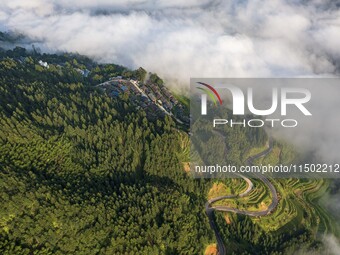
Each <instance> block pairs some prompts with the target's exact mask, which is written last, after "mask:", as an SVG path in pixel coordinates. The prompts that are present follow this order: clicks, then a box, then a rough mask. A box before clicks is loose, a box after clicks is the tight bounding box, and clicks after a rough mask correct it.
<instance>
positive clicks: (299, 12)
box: [0, 0, 340, 84]
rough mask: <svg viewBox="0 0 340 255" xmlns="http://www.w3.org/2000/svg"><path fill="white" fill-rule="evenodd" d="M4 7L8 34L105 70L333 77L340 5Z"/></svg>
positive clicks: (43, 1) (177, 76)
mask: <svg viewBox="0 0 340 255" xmlns="http://www.w3.org/2000/svg"><path fill="white" fill-rule="evenodd" d="M226 2H227V3H225V2H224V1H214V0H211V1H208V0H203V1H199V0H189V1H165V0H153V1H144V0H129V1H123V0H116V1H109V0H98V1H89V0H86V1H83V0H82V1H80V0H76V1H66V0H60V1H47V0H31V1H25V0H1V1H0V3H1V11H0V24H1V27H2V28H3V29H7V30H12V31H17V32H19V33H23V34H25V35H27V36H28V37H30V38H32V39H36V40H38V41H42V42H43V46H44V48H45V49H47V50H48V49H50V50H60V51H76V52H79V53H80V54H85V55H88V56H90V57H93V58H95V59H96V60H98V61H102V62H115V63H120V64H123V65H127V66H129V67H132V68H135V67H139V66H143V67H145V68H147V69H148V70H150V71H153V72H157V73H159V74H160V75H161V76H163V77H165V78H167V79H168V80H169V81H171V82H178V83H181V84H188V83H189V77H202V76H204V77H216V76H218V77H268V76H276V77H277V76H289V77H292V76H301V75H314V74H323V75H332V74H335V73H337V72H338V68H339V61H338V60H339V57H340V48H339V47H338V45H340V37H339V32H340V11H339V8H338V7H337V6H336V3H335V2H336V1H328V2H327V1H326V2H325V1H288V0H286V1H284V0H274V1H273V0H255V1H226Z"/></svg>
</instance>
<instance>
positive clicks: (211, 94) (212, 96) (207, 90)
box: [196, 82, 222, 106]
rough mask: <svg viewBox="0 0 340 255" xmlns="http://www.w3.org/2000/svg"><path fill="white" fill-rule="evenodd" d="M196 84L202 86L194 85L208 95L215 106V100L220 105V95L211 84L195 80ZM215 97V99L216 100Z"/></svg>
mask: <svg viewBox="0 0 340 255" xmlns="http://www.w3.org/2000/svg"><path fill="white" fill-rule="evenodd" d="M197 83H198V84H200V85H202V86H204V87H203V88H202V87H196V88H197V89H199V90H202V91H204V92H205V93H206V94H207V95H208V96H209V97H210V99H211V100H212V101H213V102H214V105H215V106H217V100H218V102H219V103H220V105H222V99H221V97H220V95H219V94H218V92H217V91H216V89H214V87H213V86H211V85H209V84H206V83H204V82H197ZM216 98H217V100H216Z"/></svg>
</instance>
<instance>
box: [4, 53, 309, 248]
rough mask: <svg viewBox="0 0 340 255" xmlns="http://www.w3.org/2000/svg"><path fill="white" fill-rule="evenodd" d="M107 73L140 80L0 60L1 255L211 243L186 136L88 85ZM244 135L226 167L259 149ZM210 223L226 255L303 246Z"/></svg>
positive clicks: (240, 226)
mask: <svg viewBox="0 0 340 255" xmlns="http://www.w3.org/2000/svg"><path fill="white" fill-rule="evenodd" d="M83 70H87V71H88V73H87V75H85V74H84V71H83ZM117 76H123V77H128V78H131V77H132V78H134V79H136V80H140V81H142V80H144V79H145V72H144V71H143V69H138V70H135V71H131V70H128V69H127V68H125V67H122V66H119V65H114V64H106V65H100V64H97V63H95V62H93V61H91V60H90V59H88V58H86V57H83V56H79V55H75V54H40V53H39V51H37V50H36V49H34V50H33V51H32V52H28V51H26V50H25V49H23V48H15V49H13V50H9V51H5V50H1V51H0V201H1V207H0V254H7V255H13V254H91V255H92V254H148V255H151V254H171V255H173V254H202V252H203V251H204V248H205V247H206V245H207V244H209V243H211V242H215V240H214V235H213V232H212V230H211V229H210V227H209V223H208V219H207V217H206V215H205V212H204V205H205V202H206V200H207V194H208V191H209V189H210V187H211V185H212V181H211V180H203V179H193V178H191V177H190V176H189V175H188V173H187V172H186V171H184V169H183V162H185V161H188V158H187V151H188V134H187V133H186V132H185V131H184V130H183V129H182V128H183V127H182V126H181V125H179V124H178V123H177V122H176V121H175V119H174V118H172V117H170V116H168V115H165V116H160V117H159V118H158V119H154V118H149V116H148V113H147V111H144V110H143V109H142V108H139V107H136V103H133V102H131V100H130V98H129V97H127V96H126V95H124V94H122V95H119V96H118V97H112V96H110V95H109V94H108V93H107V92H106V91H104V90H103V89H101V88H99V87H97V86H96V85H98V84H100V83H102V82H105V81H107V80H109V79H110V78H112V77H117ZM151 78H152V79H153V82H156V83H162V81H161V80H160V79H159V78H158V77H157V75H155V74H154V75H151ZM247 132H250V131H249V130H246V129H245V130H244V131H241V130H238V131H237V133H234V134H231V133H230V134H229V135H230V144H229V146H230V151H231V152H232V154H231V158H232V159H235V158H239V157H242V156H243V155H242V154H243V153H245V151H247V150H248V149H249V147H250V146H255V145H262V146H263V143H264V139H265V137H263V135H262V136H261V139H259V141H255V142H254V141H248V140H249V139H248V138H249V137H250V136H252V135H254V134H253V133H247ZM257 143H258V144H257ZM242 147H245V148H242ZM235 217H236V218H237V216H235ZM216 218H217V223H219V225H220V226H223V229H221V232H222V234H223V236H224V238H225V240H227V241H228V242H229V243H228V244H229V245H230V251H231V252H234V254H241V252H242V251H240V247H236V246H235V245H233V244H232V242H235V243H239V242H247V245H243V246H242V247H244V250H243V252H244V253H243V254H249V251H254V252H257V251H264V252H263V253H262V254H275V253H276V254H282V253H283V252H284V251H285V249H287V247H288V246H285V245H284V243H285V242H286V241H291V240H289V239H290V236H291V237H294V240H293V241H292V242H288V243H287V245H296V244H297V243H303V242H308V243H311V240H307V239H309V238H311V235H310V233H309V232H308V230H306V229H303V228H296V232H294V231H295V229H292V230H291V231H290V232H289V233H288V234H285V235H283V234H282V235H279V236H278V235H276V236H275V235H273V236H272V235H270V234H267V233H265V232H263V231H262V230H261V229H259V227H258V226H257V225H256V224H254V223H253V222H252V221H250V220H249V219H248V218H244V217H239V218H238V219H237V221H235V222H236V223H235V224H231V225H230V224H228V225H226V224H225V222H223V221H224V219H223V217H222V216H221V215H217V216H216ZM221 228H222V227H221ZM293 232H294V233H293ZM230 235H232V236H233V238H230V237H229V236H230ZM265 236H266V237H265ZM242 240H243V241H242ZM278 243H280V246H278ZM288 248H289V247H288ZM256 254H259V253H256Z"/></svg>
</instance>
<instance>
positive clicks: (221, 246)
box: [205, 138, 278, 255]
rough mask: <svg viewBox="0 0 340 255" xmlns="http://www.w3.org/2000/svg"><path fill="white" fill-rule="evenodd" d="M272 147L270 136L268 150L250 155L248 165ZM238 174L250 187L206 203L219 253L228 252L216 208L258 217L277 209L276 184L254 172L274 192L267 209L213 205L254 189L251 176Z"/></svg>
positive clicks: (241, 195) (222, 254)
mask: <svg viewBox="0 0 340 255" xmlns="http://www.w3.org/2000/svg"><path fill="white" fill-rule="evenodd" d="M272 149H273V140H272V139H271V138H269V144H268V148H267V149H266V150H264V151H262V152H260V153H258V154H256V155H254V156H252V157H249V158H248V159H247V160H246V163H247V164H248V165H252V164H253V162H254V160H256V159H258V158H261V157H264V156H266V155H267V154H268V153H270V152H271V150H272ZM238 175H239V176H240V177H241V178H243V179H244V180H245V181H246V182H247V183H248V188H247V189H246V190H245V191H244V192H243V193H241V194H238V195H228V196H220V197H215V198H212V199H210V200H208V201H207V202H206V204H205V212H206V214H207V216H208V218H209V224H210V227H211V228H212V229H213V230H214V233H215V236H216V240H217V248H218V254H219V255H225V254H226V247H225V245H224V243H223V239H222V237H221V235H220V233H219V232H218V228H217V226H216V223H215V221H214V215H213V214H214V210H216V211H221V212H233V213H238V214H243V215H248V216H253V217H257V216H265V215H268V214H269V213H270V212H271V211H272V210H274V209H275V207H276V206H277V204H278V197H277V193H276V189H275V187H274V185H273V184H272V183H271V182H270V181H269V180H268V179H267V178H266V177H265V176H263V175H261V174H254V177H255V178H257V179H260V180H261V181H262V182H263V183H264V184H265V185H267V187H268V188H269V190H270V192H271V194H272V202H271V204H270V205H269V206H268V208H267V209H266V210H263V211H247V210H239V209H237V208H231V207H227V206H212V203H214V202H217V201H219V200H222V199H227V198H237V197H245V196H247V195H248V194H249V192H250V191H251V190H252V188H253V186H254V185H253V183H252V182H251V180H250V179H249V178H247V177H245V176H243V175H240V174H238Z"/></svg>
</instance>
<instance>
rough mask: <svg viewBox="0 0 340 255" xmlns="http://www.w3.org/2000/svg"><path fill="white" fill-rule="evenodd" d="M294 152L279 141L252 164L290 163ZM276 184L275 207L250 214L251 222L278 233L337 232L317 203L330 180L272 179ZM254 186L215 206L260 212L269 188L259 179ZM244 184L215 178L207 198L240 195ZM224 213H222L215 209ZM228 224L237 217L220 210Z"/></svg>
mask: <svg viewBox="0 0 340 255" xmlns="http://www.w3.org/2000/svg"><path fill="white" fill-rule="evenodd" d="M261 150H263V148H253V149H251V150H249V151H248V152H247V153H246V155H247V157H249V156H251V155H252V153H255V154H256V153H258V152H259V151H261ZM295 157H296V155H294V153H292V151H291V149H290V148H287V147H285V146H284V145H282V144H278V143H277V144H275V145H274V147H273V150H272V151H271V153H269V154H268V155H266V156H265V157H263V158H259V159H258V160H256V161H255V162H254V163H255V164H269V163H270V164H272V165H275V164H278V163H283V162H284V163H287V162H291V161H292V160H293V159H294V158H295ZM270 181H271V182H272V183H273V185H274V186H275V188H276V190H277V193H278V196H279V203H278V206H277V208H276V209H275V210H274V211H273V212H272V213H271V214H270V215H267V216H266V217H251V220H252V221H253V223H256V224H257V225H258V226H260V227H261V228H262V229H263V230H264V231H265V232H268V233H271V234H273V235H280V234H282V233H285V232H289V231H290V230H291V229H297V228H301V229H302V228H307V229H310V230H311V231H312V232H313V233H315V234H317V233H320V234H321V233H322V234H323V233H336V231H337V229H336V226H334V224H331V222H334V219H332V218H331V216H330V215H329V214H327V212H326V211H325V210H324V209H323V208H322V207H320V206H319V205H318V199H319V198H320V197H321V196H322V195H324V194H325V192H326V191H327V188H328V187H329V181H327V180H324V179H293V178H291V179H271V180H270ZM252 182H253V184H254V187H253V189H252V191H251V192H250V193H249V194H248V196H246V197H237V198H229V199H224V200H220V201H217V202H215V203H214V206H217V205H223V206H227V207H232V208H238V209H240V210H247V211H262V210H265V209H266V207H268V205H269V204H270V202H271V200H272V197H271V193H270V192H269V190H268V187H267V186H266V185H265V184H264V183H263V182H262V181H259V180H256V179H252ZM246 187H247V183H246V182H245V181H244V180H243V179H225V180H218V181H216V182H215V183H214V184H213V186H212V188H211V189H210V191H209V194H208V199H210V198H211V197H214V196H226V195H230V194H240V193H242V190H244V189H246ZM217 213H223V212H217ZM223 214H224V217H225V219H226V222H227V224H232V221H233V220H237V217H236V215H233V214H232V213H223Z"/></svg>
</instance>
